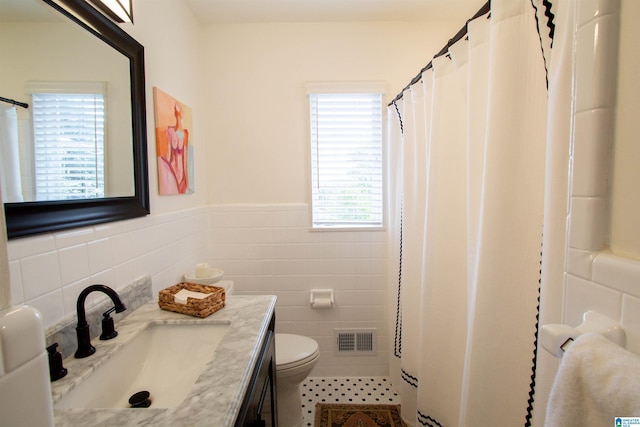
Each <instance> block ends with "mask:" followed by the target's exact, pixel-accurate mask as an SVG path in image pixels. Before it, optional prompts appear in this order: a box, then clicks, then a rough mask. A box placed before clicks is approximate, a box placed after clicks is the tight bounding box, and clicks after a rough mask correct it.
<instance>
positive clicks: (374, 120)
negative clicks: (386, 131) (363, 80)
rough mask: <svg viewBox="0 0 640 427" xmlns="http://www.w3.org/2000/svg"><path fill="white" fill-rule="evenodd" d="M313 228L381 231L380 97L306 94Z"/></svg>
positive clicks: (375, 95)
mask: <svg viewBox="0 0 640 427" xmlns="http://www.w3.org/2000/svg"><path fill="white" fill-rule="evenodd" d="M309 102H310V113H311V114H310V116H311V120H310V124H311V174H312V177H311V182H312V224H313V227H317V228H320V227H367V226H368V227H380V226H382V225H383V215H382V212H383V179H382V177H383V158H382V94H381V93H310V94H309Z"/></svg>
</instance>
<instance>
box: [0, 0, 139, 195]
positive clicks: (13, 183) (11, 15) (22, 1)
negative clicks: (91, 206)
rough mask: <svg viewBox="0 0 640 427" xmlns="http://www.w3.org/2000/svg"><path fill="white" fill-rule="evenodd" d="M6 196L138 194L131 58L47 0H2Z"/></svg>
mask: <svg viewBox="0 0 640 427" xmlns="http://www.w3.org/2000/svg"><path fill="white" fill-rule="evenodd" d="M0 57H1V58H3V59H5V60H3V61H2V63H1V64H0V76H2V77H1V78H0V97H2V98H7V99H9V100H15V101H19V102H21V103H26V104H28V107H27V108H24V107H21V106H17V105H12V104H11V103H9V102H0V161H1V164H0V174H1V175H0V179H1V180H2V194H3V199H4V202H31V201H51V200H80V199H100V198H110V197H128V196H133V195H134V194H135V190H134V171H133V168H134V165H133V147H132V122H131V118H132V112H131V85H130V68H129V65H130V64H129V58H127V57H126V56H125V55H123V54H121V53H120V52H118V51H117V50H115V49H113V48H112V47H111V46H109V45H108V44H107V43H105V42H104V41H102V40H100V39H98V38H97V37H95V36H94V35H93V34H90V33H89V32H87V31H86V30H85V29H83V28H81V27H80V26H79V25H77V24H76V23H74V22H71V21H70V20H69V19H68V18H66V17H64V16H63V15H61V14H60V13H59V12H58V11H56V10H54V9H53V8H52V7H51V6H49V5H48V4H46V3H44V2H43V1H42V0H0Z"/></svg>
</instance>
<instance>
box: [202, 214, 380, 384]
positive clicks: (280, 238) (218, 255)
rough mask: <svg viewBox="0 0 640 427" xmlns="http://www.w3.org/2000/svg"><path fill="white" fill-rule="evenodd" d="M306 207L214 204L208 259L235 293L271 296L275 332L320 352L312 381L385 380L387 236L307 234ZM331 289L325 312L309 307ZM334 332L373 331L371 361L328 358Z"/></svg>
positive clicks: (330, 232) (347, 357)
mask: <svg viewBox="0 0 640 427" xmlns="http://www.w3.org/2000/svg"><path fill="white" fill-rule="evenodd" d="M309 215H310V214H309V208H308V206H307V205H306V204H282V205H214V206H211V208H210V214H209V228H208V230H209V241H210V242H213V245H212V247H211V259H212V261H213V263H214V264H215V266H216V267H220V268H222V269H223V270H224V272H225V279H231V280H233V281H234V284H235V290H236V293H237V294H264V293H268V294H274V295H276V296H277V297H278V302H277V304H276V331H278V332H284V333H294V334H301V335H306V336H309V337H312V338H314V339H315V340H316V341H317V342H318V344H319V346H320V360H319V362H318V364H317V365H316V367H315V368H314V370H313V372H312V375H314V376H359V375H374V376H376V375H386V374H387V373H388V357H389V344H388V334H387V330H388V327H387V322H386V310H387V301H386V299H385V298H386V288H385V280H386V279H385V278H386V254H387V233H386V231H380V230H378V231H366V230H362V231H314V230H311V229H310V227H309V221H310V216H309ZM313 288H332V289H334V290H335V304H334V306H333V307H332V308H329V309H312V308H311V306H310V303H309V291H310V290H311V289H313ZM334 328H377V332H378V352H377V355H375V356H334V354H333V347H334V343H333V339H334V338H333V329H334Z"/></svg>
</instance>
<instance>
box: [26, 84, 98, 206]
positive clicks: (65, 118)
mask: <svg viewBox="0 0 640 427" xmlns="http://www.w3.org/2000/svg"><path fill="white" fill-rule="evenodd" d="M29 91H30V92H31V95H32V105H33V140H34V153H33V156H34V164H35V168H34V170H35V191H36V199H37V200H71V199H88V198H102V197H104V194H105V183H104V137H105V85H104V84H103V83H78V84H73V83H53V84H43V83H36V84H32V85H31V86H30V87H29Z"/></svg>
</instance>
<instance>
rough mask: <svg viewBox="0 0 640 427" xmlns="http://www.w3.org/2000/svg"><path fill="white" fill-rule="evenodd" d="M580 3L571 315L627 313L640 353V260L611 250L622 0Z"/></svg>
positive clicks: (623, 318) (618, 316)
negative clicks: (610, 203)
mask: <svg viewBox="0 0 640 427" xmlns="http://www.w3.org/2000/svg"><path fill="white" fill-rule="evenodd" d="M577 5H578V15H577V16H578V30H577V34H576V42H577V47H576V55H577V57H576V60H577V62H576V79H575V85H576V88H575V90H576V95H575V115H574V124H575V131H574V137H573V153H572V157H573V171H572V178H571V195H570V196H571V203H570V212H569V214H570V219H569V225H570V226H569V247H568V253H567V254H568V257H567V275H566V282H565V298H564V301H565V302H564V309H563V311H564V312H563V319H564V320H563V321H564V323H567V324H569V325H572V326H577V325H579V324H580V323H581V322H582V315H583V313H584V312H585V311H588V310H596V311H599V312H600V313H602V314H604V315H606V316H608V317H610V318H611V319H614V320H616V321H619V322H621V323H622V325H623V326H624V328H625V331H626V333H627V348H628V349H629V350H631V351H633V352H635V353H636V354H640V315H638V313H640V263H639V262H638V261H636V260H632V259H628V258H624V257H620V256H616V255H614V254H611V253H610V252H607V249H608V246H607V245H608V243H607V238H608V229H607V227H608V220H607V215H608V212H607V209H608V203H607V197H608V194H607V192H608V187H607V185H608V182H609V168H610V162H611V149H612V140H613V124H612V122H613V117H614V109H615V104H614V99H615V90H616V86H615V84H616V73H617V67H616V66H615V64H616V63H617V61H616V56H615V55H616V52H617V51H618V47H617V37H618V31H619V19H618V16H619V14H620V10H619V8H620V3H619V2H617V1H609V0H585V1H581V2H578V3H577Z"/></svg>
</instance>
